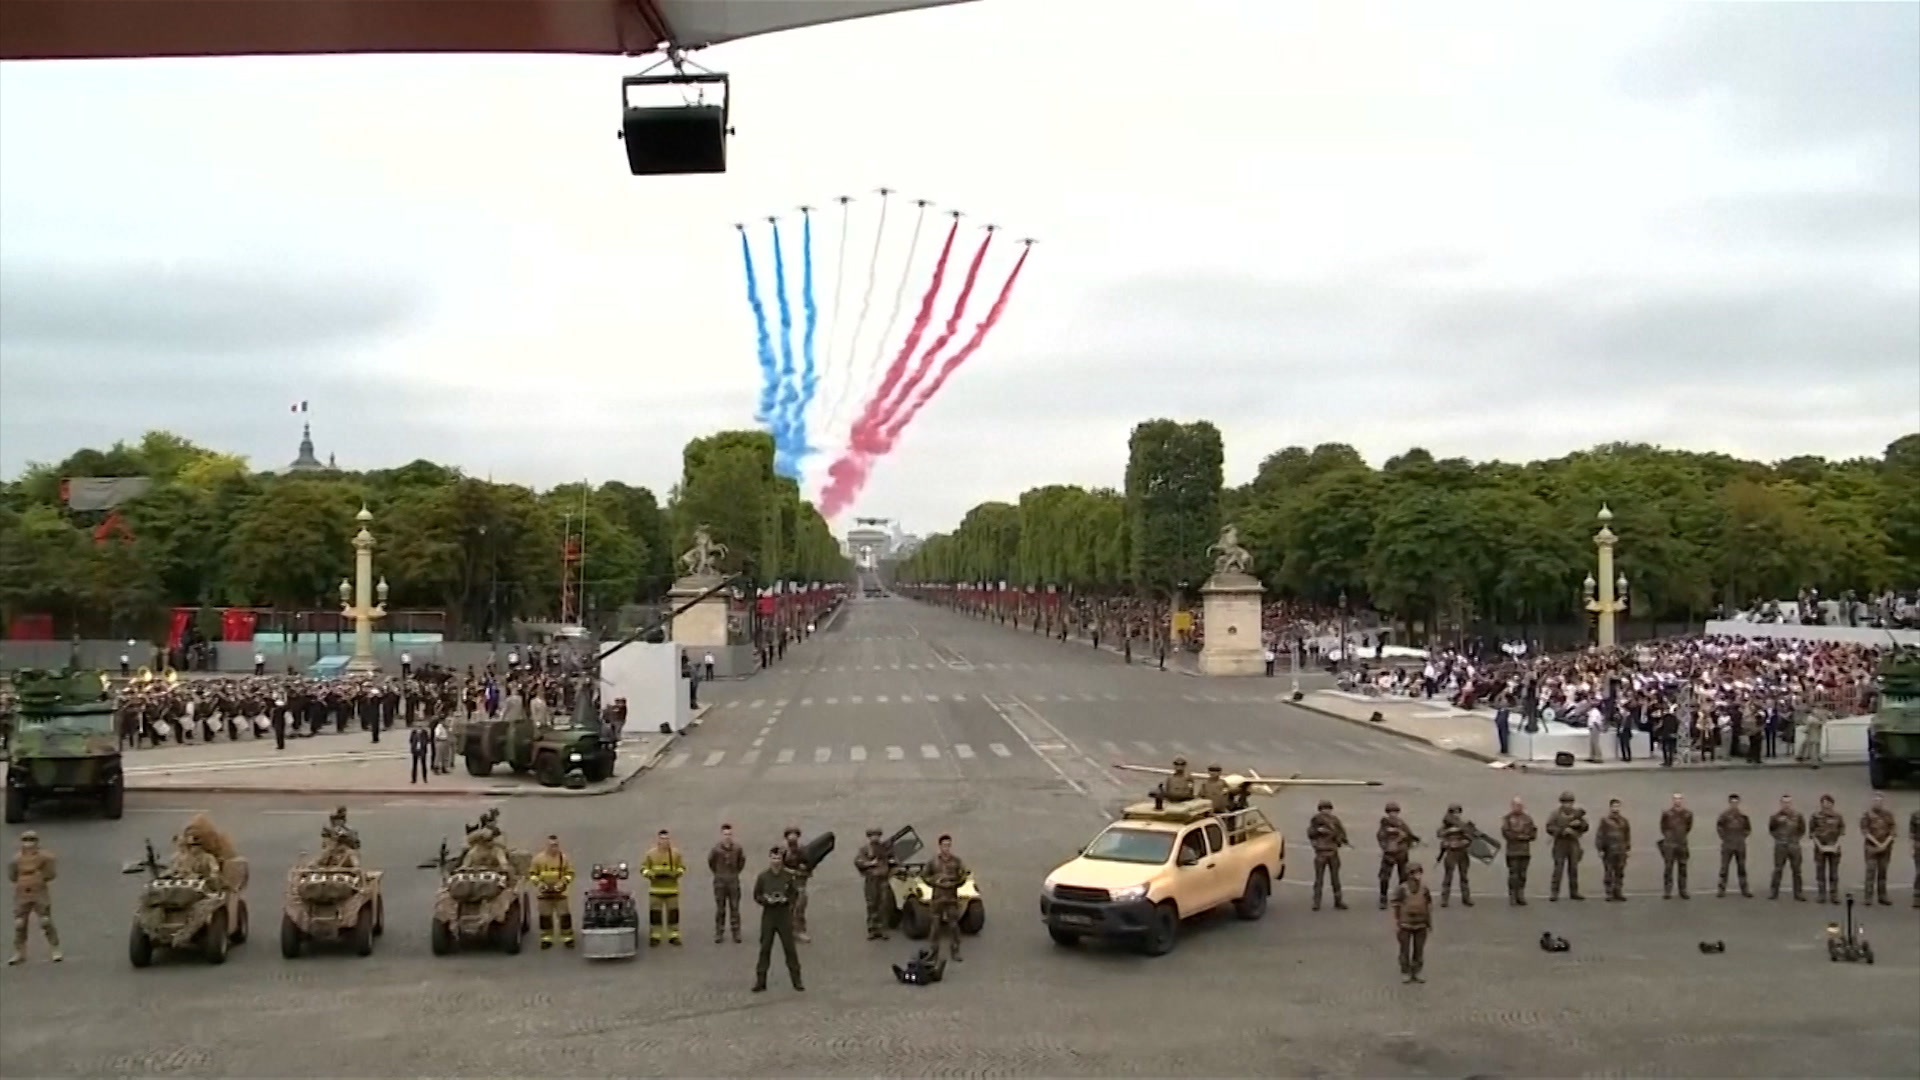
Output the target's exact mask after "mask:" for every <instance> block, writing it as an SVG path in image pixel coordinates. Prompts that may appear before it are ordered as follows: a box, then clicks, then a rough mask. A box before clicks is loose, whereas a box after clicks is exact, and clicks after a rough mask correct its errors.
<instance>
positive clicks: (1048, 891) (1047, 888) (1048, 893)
mask: <svg viewBox="0 0 1920 1080" xmlns="http://www.w3.org/2000/svg"><path fill="white" fill-rule="evenodd" d="M1054 885H1055V882H1054V880H1053V878H1051V877H1049V878H1047V880H1045V881H1043V882H1041V883H1040V895H1042V896H1045V897H1047V898H1048V899H1052V897H1053V887H1054Z"/></svg>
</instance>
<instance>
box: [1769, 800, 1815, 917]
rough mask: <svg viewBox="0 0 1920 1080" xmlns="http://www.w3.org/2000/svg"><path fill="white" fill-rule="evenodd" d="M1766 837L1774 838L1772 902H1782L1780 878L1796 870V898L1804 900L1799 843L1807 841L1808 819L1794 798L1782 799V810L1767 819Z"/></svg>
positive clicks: (1794, 879) (1794, 884)
mask: <svg viewBox="0 0 1920 1080" xmlns="http://www.w3.org/2000/svg"><path fill="white" fill-rule="evenodd" d="M1767 835H1769V836H1771V837H1773V891H1772V892H1771V893H1770V894H1769V895H1768V896H1767V899H1769V900H1778V899H1780V874H1781V872H1782V871H1784V870H1785V869H1786V868H1787V867H1789V866H1791V867H1793V898H1794V899H1795V900H1805V899H1806V898H1807V893H1806V888H1805V886H1804V883H1803V881H1802V878H1801V876H1800V866H1801V862H1800V860H1801V855H1802V852H1801V850H1800V841H1802V840H1805V839H1806V838H1807V816H1806V815H1805V814H1802V813H1801V812H1800V811H1798V810H1795V809H1794V808H1793V796H1791V795H1782V796H1780V809H1778V810H1775V811H1774V812H1773V816H1772V817H1770V818H1768V819H1767Z"/></svg>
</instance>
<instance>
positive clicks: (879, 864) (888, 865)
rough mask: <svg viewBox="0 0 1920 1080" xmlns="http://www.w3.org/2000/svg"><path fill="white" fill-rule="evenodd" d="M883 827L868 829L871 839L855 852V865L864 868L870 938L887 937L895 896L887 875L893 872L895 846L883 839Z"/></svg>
mask: <svg viewBox="0 0 1920 1080" xmlns="http://www.w3.org/2000/svg"><path fill="white" fill-rule="evenodd" d="M881 835H882V833H881V832H880V830H879V829H868V830H867V842H866V845H865V846H863V847H862V848H861V849H860V850H859V851H858V852H855V853H854V856H853V868H854V869H855V870H857V871H859V872H860V888H861V892H862V894H863V896H864V898H865V899H866V902H867V940H868V941H885V940H887V900H888V899H889V897H890V896H891V891H890V887H889V886H888V884H887V878H888V877H890V876H891V875H892V874H893V849H892V848H891V847H889V846H888V845H887V842H886V841H885V840H882V839H881Z"/></svg>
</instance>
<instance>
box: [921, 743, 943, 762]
mask: <svg viewBox="0 0 1920 1080" xmlns="http://www.w3.org/2000/svg"><path fill="white" fill-rule="evenodd" d="M920 756H921V757H923V758H926V759H927V760H928V761H934V760H937V759H938V758H939V757H940V748H939V747H937V746H935V745H933V744H932V743H921V744H920Z"/></svg>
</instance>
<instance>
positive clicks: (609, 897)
mask: <svg viewBox="0 0 1920 1080" xmlns="http://www.w3.org/2000/svg"><path fill="white" fill-rule="evenodd" d="M627 876H628V872H627V864H626V863H595V864H594V865H593V888H592V889H589V890H588V891H587V893H586V895H585V896H583V897H582V898H581V901H580V954H581V955H582V956H585V957H586V958H587V959H589V960H631V959H633V958H634V957H636V956H638V955H640V907H639V905H637V904H635V903H634V902H633V894H632V893H630V892H628V891H627V887H626V886H625V885H622V884H621V882H623V881H625V880H627Z"/></svg>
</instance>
